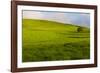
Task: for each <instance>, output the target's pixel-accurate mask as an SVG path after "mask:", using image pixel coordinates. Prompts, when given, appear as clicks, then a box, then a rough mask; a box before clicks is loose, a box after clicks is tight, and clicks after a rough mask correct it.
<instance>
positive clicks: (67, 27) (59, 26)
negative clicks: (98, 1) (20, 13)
mask: <svg viewBox="0 0 100 73" xmlns="http://www.w3.org/2000/svg"><path fill="white" fill-rule="evenodd" d="M23 24H24V25H23V27H27V28H28V27H29V28H32V29H35V30H37V29H38V30H64V31H68V32H69V31H70V32H71V31H72V32H77V30H78V28H79V27H81V28H82V30H81V32H89V28H87V27H83V26H78V25H74V24H64V23H60V22H55V21H48V20H36V19H23ZM30 26H31V27H30Z"/></svg>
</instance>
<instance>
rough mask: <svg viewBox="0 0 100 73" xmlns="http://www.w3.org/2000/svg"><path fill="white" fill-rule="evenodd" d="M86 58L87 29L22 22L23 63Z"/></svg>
mask: <svg viewBox="0 0 100 73" xmlns="http://www.w3.org/2000/svg"><path fill="white" fill-rule="evenodd" d="M89 58H90V29H89V28H87V27H82V26H77V25H73V24H64V23H60V22H54V21H48V20H36V19H23V25H22V60H23V62H35V61H59V60H81V59H89Z"/></svg>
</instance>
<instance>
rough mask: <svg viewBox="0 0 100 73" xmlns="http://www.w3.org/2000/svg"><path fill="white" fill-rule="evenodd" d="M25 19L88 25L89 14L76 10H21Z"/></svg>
mask: <svg viewBox="0 0 100 73" xmlns="http://www.w3.org/2000/svg"><path fill="white" fill-rule="evenodd" d="M23 18H25V19H40V20H49V21H56V22H61V23H69V24H73V25H79V26H85V27H90V14H89V13H77V12H56V11H34V10H32V11H27V10H24V11H23Z"/></svg>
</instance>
